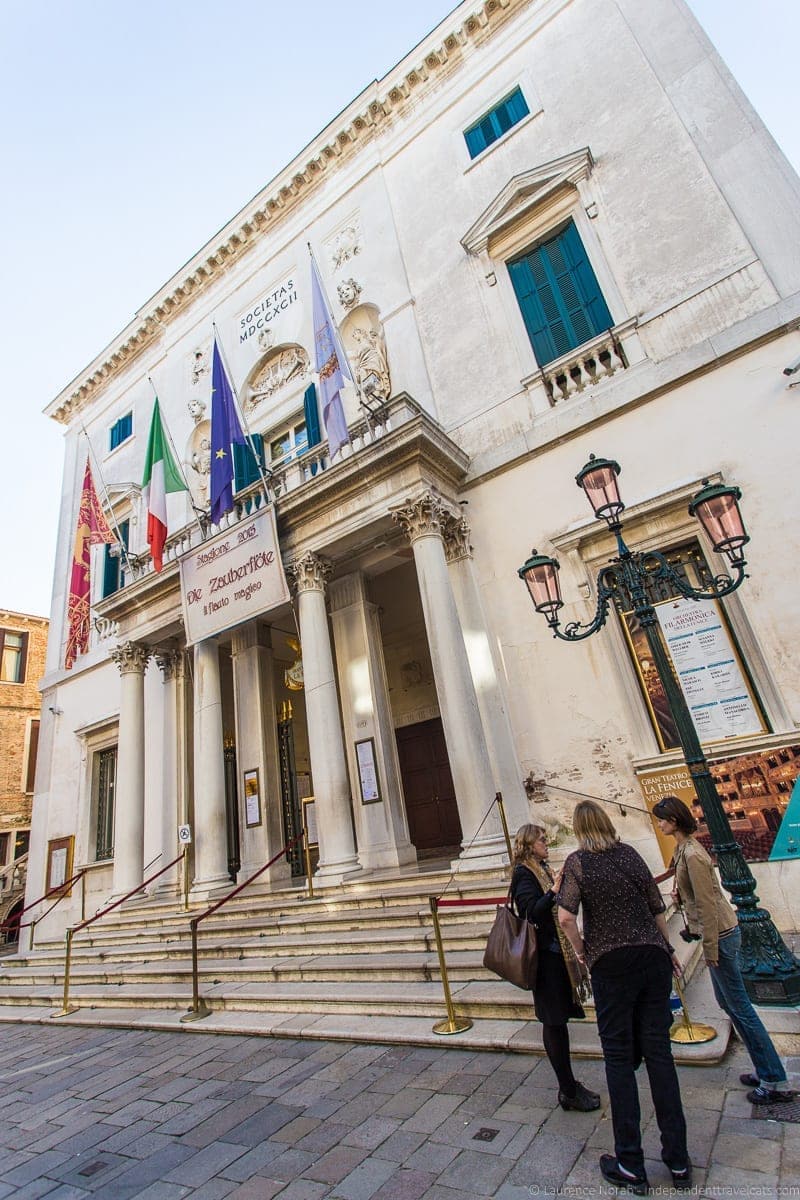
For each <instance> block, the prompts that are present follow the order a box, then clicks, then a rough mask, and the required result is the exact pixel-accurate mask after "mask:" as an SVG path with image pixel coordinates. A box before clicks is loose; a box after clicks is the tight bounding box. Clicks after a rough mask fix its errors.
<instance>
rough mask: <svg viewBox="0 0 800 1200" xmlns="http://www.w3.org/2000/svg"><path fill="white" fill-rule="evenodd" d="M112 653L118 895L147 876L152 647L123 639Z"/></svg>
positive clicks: (127, 890) (115, 883)
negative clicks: (116, 686) (147, 701)
mask: <svg viewBox="0 0 800 1200" xmlns="http://www.w3.org/2000/svg"><path fill="white" fill-rule="evenodd" d="M110 656H111V658H112V659H113V660H114V662H115V663H116V664H117V666H118V667H119V673H120V677H121V683H120V701H119V741H118V745H117V794H116V799H115V804H114V880H113V895H114V897H116V898H119V897H120V896H124V895H125V894H126V893H127V892H130V891H131V890H132V889H133V888H135V887H136V886H137V885H138V884H140V883H141V882H142V880H143V878H144V672H145V668H146V666H147V663H148V660H149V658H150V650H149V648H148V647H147V646H143V645H140V644H138V643H137V642H125V643H124V645H121V646H117V647H116V649H114V650H112V651H111V655H110Z"/></svg>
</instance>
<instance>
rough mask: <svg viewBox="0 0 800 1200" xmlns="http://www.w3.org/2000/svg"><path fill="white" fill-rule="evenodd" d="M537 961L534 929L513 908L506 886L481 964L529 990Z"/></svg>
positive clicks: (532, 984)
mask: <svg viewBox="0 0 800 1200" xmlns="http://www.w3.org/2000/svg"><path fill="white" fill-rule="evenodd" d="M536 962H537V951H536V930H535V929H534V927H533V925H531V924H530V922H529V921H526V920H525V918H524V917H518V916H517V914H516V913H515V912H514V908H513V903H512V900H511V889H510V888H509V890H508V898H507V900H506V902H505V904H498V906H497V913H496V914H495V918H494V924H493V925H492V928H491V930H490V931H489V937H488V939H487V942H486V950H485V952H484V955H483V965H484V966H485V967H486V969H487V970H488V971H491V972H492V973H493V974H495V975H499V976H500V978H501V979H506V980H508V982H509V983H513V984H514V986H515V987H518V988H522V989H523V990H524V991H526V992H529V991H532V990H533V987H534V984H535V983H536Z"/></svg>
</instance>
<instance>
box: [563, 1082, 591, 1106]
mask: <svg viewBox="0 0 800 1200" xmlns="http://www.w3.org/2000/svg"><path fill="white" fill-rule="evenodd" d="M558 1103H559V1104H560V1105H561V1107H562V1108H563V1109H564V1112H594V1111H595V1109H596V1108H599V1107H600V1097H599V1096H598V1094H597V1092H590V1091H589V1089H588V1088H585V1087H584V1086H583V1084H582V1083H576V1084H575V1095H574V1096H568V1095H567V1094H566V1093H565V1092H559V1093H558Z"/></svg>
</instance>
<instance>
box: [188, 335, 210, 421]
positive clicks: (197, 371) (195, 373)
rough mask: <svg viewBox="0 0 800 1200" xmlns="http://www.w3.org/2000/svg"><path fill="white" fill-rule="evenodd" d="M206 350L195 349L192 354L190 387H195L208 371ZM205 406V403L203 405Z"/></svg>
mask: <svg viewBox="0 0 800 1200" xmlns="http://www.w3.org/2000/svg"><path fill="white" fill-rule="evenodd" d="M210 369H211V368H210V367H209V365H208V351H207V350H201V349H197V350H195V352H194V354H193V356H192V387H197V386H198V385H199V384H200V383H201V382H202V380H203V378H204V376H206V375H208V373H209V371H210ZM203 408H205V405H203Z"/></svg>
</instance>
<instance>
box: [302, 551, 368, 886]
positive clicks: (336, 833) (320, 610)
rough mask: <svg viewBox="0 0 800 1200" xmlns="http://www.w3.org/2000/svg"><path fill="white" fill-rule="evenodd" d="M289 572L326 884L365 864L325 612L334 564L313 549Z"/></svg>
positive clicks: (321, 878) (319, 871)
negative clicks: (355, 831) (360, 852)
mask: <svg viewBox="0 0 800 1200" xmlns="http://www.w3.org/2000/svg"><path fill="white" fill-rule="evenodd" d="M289 572H290V574H291V576H292V578H293V580H294V585H295V587H296V589H297V598H298V609H299V622H300V641H301V643H302V646H303V679H304V681H305V696H306V720H307V722H308V750H309V757H310V759H311V776H312V779H313V785H314V798H315V801H316V803H315V811H316V817H317V828H318V830H319V865H318V867H317V871H316V875H317V877H318V878H319V881H320V882H321V883H338V882H340V881H341V880H342V879H345V878H349V876H350V875H351V874H352V873H353V872H354V871H358V870H360V867H359V864H358V860H357V858H356V848H355V839H354V837H353V818H352V812H351V800H350V780H349V778H348V774H347V762H346V760H345V753H344V744H343V741H342V724H341V719H340V716H339V700H338V697H337V694H336V677H335V675H334V670H333V655H332V653H331V639H330V633H329V630H328V614H327V612H326V610H325V581H326V579H327V577H328V575H329V574H330V567H329V565H328V564H327V563H326V562H325V560H324V559H323V558H321V557H320V555H318V554H312V553H310V552H309V553H307V554H304V555H303V557H302V558H299V559H297V560H296V561H295V562H294V563H292V565H291V566H290V568H289Z"/></svg>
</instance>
